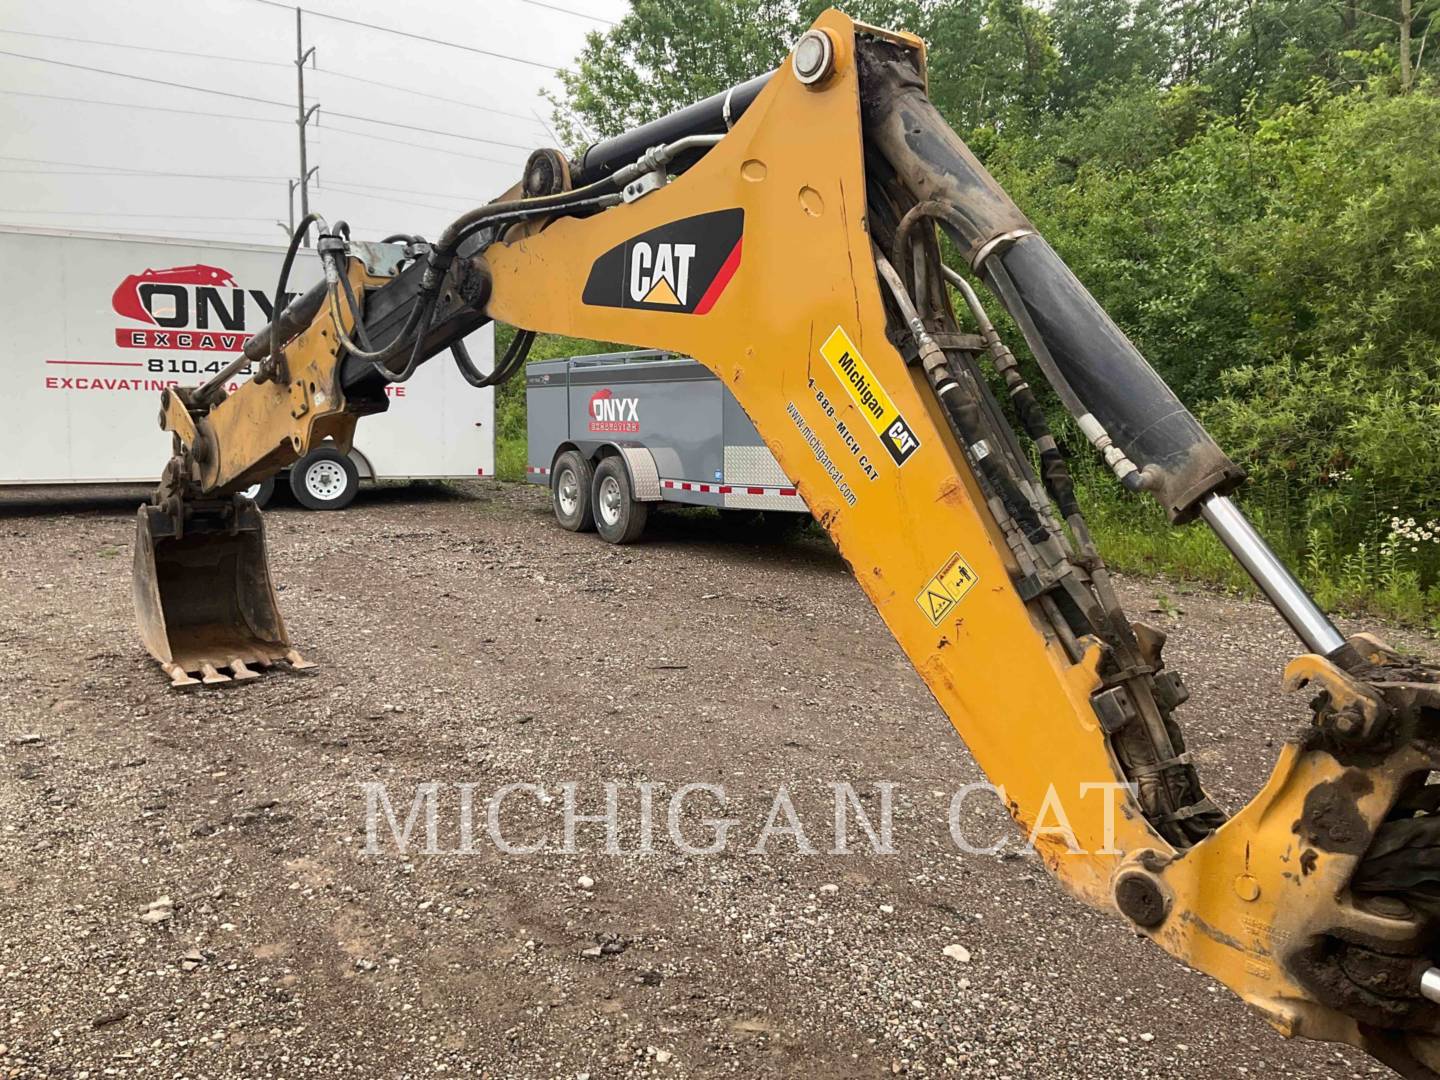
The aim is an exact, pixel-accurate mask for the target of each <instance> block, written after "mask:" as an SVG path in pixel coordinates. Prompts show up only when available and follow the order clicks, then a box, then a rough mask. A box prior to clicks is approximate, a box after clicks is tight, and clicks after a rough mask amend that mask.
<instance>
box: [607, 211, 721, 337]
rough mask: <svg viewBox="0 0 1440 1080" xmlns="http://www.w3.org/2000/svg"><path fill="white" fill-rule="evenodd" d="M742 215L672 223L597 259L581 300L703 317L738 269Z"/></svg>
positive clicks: (716, 214)
mask: <svg viewBox="0 0 1440 1080" xmlns="http://www.w3.org/2000/svg"><path fill="white" fill-rule="evenodd" d="M744 232H745V211H744V210H742V209H740V208H739V207H736V208H734V209H731V210H713V211H711V212H710V213H708V214H697V215H695V216H694V217H688V218H681V219H680V220H679V221H671V222H669V223H668V224H665V225H660V226H658V227H656V228H654V229H650V230H647V231H646V232H643V233H641V234H640V235H638V236H632V237H631V238H630V239H629V240H626V241H625V242H624V243H623V244H617V245H616V246H615V247H613V248H611V249H610V250H609V251H607V252H605V254H604V255H601V256H600V258H598V259H596V260H595V263H594V265H592V266H591V267H590V277H589V279H588V280H587V281H586V282H585V291H584V293H583V294H582V295H581V300H582V301H583V302H584V303H586V304H590V305H591V306H594V307H618V308H632V309H636V308H638V309H640V310H642V311H674V312H682V313H684V314H687V315H704V314H706V313H707V312H709V311H710V309H711V308H713V307H714V306H715V304H716V302H717V301H718V300H719V299H720V296H721V294H723V293H724V292H725V287H726V286H727V285H729V284H730V279H731V278H733V277H734V276H735V271H736V270H738V269H739V268H740V247H741V241H742V240H743V238H744Z"/></svg>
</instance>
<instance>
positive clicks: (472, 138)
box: [320, 107, 534, 151]
mask: <svg viewBox="0 0 1440 1080" xmlns="http://www.w3.org/2000/svg"><path fill="white" fill-rule="evenodd" d="M320 111H321V113H322V115H325V116H338V117H339V118H340V119H341V120H359V121H361V122H363V123H366V124H380V125H381V126H383V127H393V128H404V129H405V130H406V131H420V132H424V133H425V134H426V135H444V136H445V137H446V138H450V139H464V140H466V141H467V142H478V143H489V144H490V145H491V146H505V147H509V148H510V149H512V150H526V151H528V150H533V149H534V147H533V146H527V145H525V144H524V143H512V142H504V141H503V140H500V139H485V138H481V137H480V136H479V135H461V134H460V133H459V132H455V131H442V130H440V129H439V128H427V127H419V126H418V125H416V124H402V123H400V122H399V121H398V120H377V119H376V118H375V117H373V116H356V115H355V114H354V113H343V112H333V111H331V110H329V109H325V108H323V107H322V108H321V110H320Z"/></svg>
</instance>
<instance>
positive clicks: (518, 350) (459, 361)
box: [450, 330, 535, 389]
mask: <svg viewBox="0 0 1440 1080" xmlns="http://www.w3.org/2000/svg"><path fill="white" fill-rule="evenodd" d="M534 342H535V331H533V330H520V331H518V332H517V333H516V334H515V337H514V338H513V339H512V340H511V342H510V347H509V348H508V349H506V350H505V355H504V356H502V357H501V358H500V362H499V363H498V364H496V365H495V370H494V371H492V372H491V373H490V374H489V375H483V374H481V373H480V370H479V368H477V367H476V366H475V363H474V361H472V360H471V359H470V352H469V350H468V349H466V348H465V340H464V339H463V338H461V339H460V340H458V341H456V342H455V343H454V344H453V345H451V346H450V355H451V356H453V357H454V358H455V366H456V367H457V368H459V370H460V376H461V378H463V379H464V380H465V381H466V382H467V383H469V384H470V385H471V386H474V387H477V388H482V389H483V388H484V387H487V386H499V385H500V384H501V383H503V382H508V381H509V380H510V379H511V378H512V377H513V376H514V375H515V373H516V372H517V371H519V370H520V368H521V367H523V366H524V364H525V358H526V357H527V356H529V355H530V346H531V345H532V344H534Z"/></svg>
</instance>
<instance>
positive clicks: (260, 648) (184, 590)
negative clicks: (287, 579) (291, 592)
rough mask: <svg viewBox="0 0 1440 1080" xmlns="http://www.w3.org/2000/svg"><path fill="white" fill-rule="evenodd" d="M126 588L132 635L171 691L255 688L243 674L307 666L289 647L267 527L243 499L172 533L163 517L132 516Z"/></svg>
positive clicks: (157, 512) (150, 510) (191, 518)
mask: <svg viewBox="0 0 1440 1080" xmlns="http://www.w3.org/2000/svg"><path fill="white" fill-rule="evenodd" d="M133 580H134V588H135V616H136V619H137V620H138V622H139V624H140V636H141V638H142V639H143V640H144V642H145V647H146V648H147V649H149V650H150V654H151V655H152V656H154V657H155V659H156V660H158V661H160V666H161V667H163V668H164V669H165V671H166V672H167V673H168V674H169V675H170V679H171V683H170V685H172V686H193V685H195V684H197V683H202V682H203V683H206V684H215V683H228V682H230V681H232V680H245V679H253V678H256V677H257V673H256V672H255V671H252V670H251V667H250V665H255V666H256V667H259V668H266V667H269V666H270V665H271V664H272V663H274V662H275V661H277V660H285V661H287V662H288V663H289V664H290V666H291V667H293V668H308V667H312V666H313V665H312V664H310V663H309V662H308V661H306V660H304V659H303V658H302V657H301V656H300V654H299V653H298V652H296V651H295V650H294V649H292V648H291V647H290V638H289V635H288V634H287V633H286V632H285V623H284V621H283V620H282V619H281V618H280V608H279V605H278V604H277V602H276V599H275V588H274V586H273V585H272V584H271V582H270V565H269V561H268V559H267V556H266V550H265V525H264V523H263V521H262V520H261V517H260V511H259V510H258V509H257V508H256V506H255V504H254V503H253V502H251V501H250V500H249V499H245V498H239V497H237V498H236V499H235V500H234V502H233V504H230V505H227V506H225V507H224V508H223V511H222V512H220V513H217V514H215V515H213V516H212V515H202V514H193V515H187V516H186V519H185V520H184V521H183V522H182V523H181V524H180V526H179V527H177V524H176V522H175V520H174V518H173V517H172V516H171V515H170V513H169V512H168V511H167V510H165V509H164V508H162V507H158V506H142V507H140V511H139V515H138V516H137V518H136V522H135V574H134V579H133ZM222 669H228V670H229V674H228V675H227V674H225V673H224V672H223V671H222ZM196 676H198V678H197V677H196Z"/></svg>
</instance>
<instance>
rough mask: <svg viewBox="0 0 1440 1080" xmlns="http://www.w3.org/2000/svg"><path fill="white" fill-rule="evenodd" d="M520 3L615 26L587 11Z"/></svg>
mask: <svg viewBox="0 0 1440 1080" xmlns="http://www.w3.org/2000/svg"><path fill="white" fill-rule="evenodd" d="M520 2H521V3H522V4H529V5H530V6H531V7H538V8H548V9H549V10H550V11H558V12H560V13H561V14H563V15H574V16H575V17H576V18H580V19H594V20H595V21H596V22H598V23H604V24H605V25H606V26H615V25H616V22H615V20H614V19H606V18H604V17H603V16H600V15H591V14H590V13H589V12H588V11H574V10H572V9H570V8H563V7H560V6H559V5H558V4H545V3H541V0H520Z"/></svg>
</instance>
